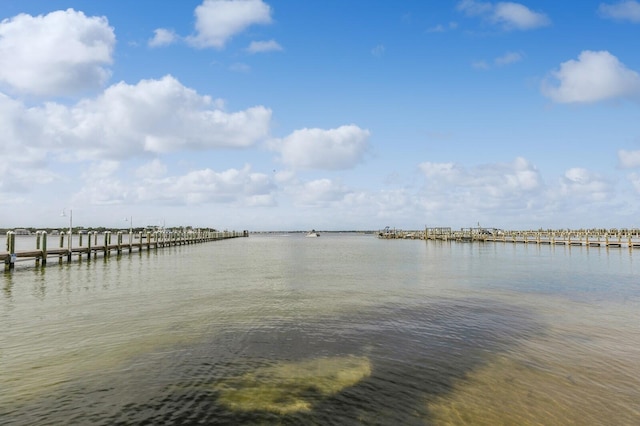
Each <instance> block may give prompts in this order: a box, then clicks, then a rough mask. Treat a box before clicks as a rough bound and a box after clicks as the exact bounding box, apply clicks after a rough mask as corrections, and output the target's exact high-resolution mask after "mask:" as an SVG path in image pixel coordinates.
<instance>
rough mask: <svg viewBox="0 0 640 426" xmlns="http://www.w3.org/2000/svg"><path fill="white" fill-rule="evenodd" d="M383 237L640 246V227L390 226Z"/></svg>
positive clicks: (632, 247)
mask: <svg viewBox="0 0 640 426" xmlns="http://www.w3.org/2000/svg"><path fill="white" fill-rule="evenodd" d="M378 237H379V238H382V239H422V240H437V241H456V242H482V243H486V242H493V243H515V244H540V245H565V246H582V247H607V248H608V247H611V248H628V249H640V229H620V230H618V229H609V230H607V229H586V230H537V231H533V230H529V231H505V230H501V229H495V228H462V229H460V230H452V229H451V228H445V227H441V228H425V229H424V230H423V231H402V230H396V229H390V228H389V227H387V228H385V229H384V230H382V231H380V232H379V233H378Z"/></svg>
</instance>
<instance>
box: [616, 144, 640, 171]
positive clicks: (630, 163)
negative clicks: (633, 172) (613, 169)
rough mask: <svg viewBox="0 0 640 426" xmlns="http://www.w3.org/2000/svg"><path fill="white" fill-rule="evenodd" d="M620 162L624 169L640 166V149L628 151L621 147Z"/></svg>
mask: <svg viewBox="0 0 640 426" xmlns="http://www.w3.org/2000/svg"><path fill="white" fill-rule="evenodd" d="M618 162H619V164H620V167H622V168H623V169H633V168H636V167H640V150H639V151H626V150H624V149H621V150H620V151H618Z"/></svg>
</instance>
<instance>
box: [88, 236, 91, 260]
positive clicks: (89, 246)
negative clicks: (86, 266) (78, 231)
mask: <svg viewBox="0 0 640 426" xmlns="http://www.w3.org/2000/svg"><path fill="white" fill-rule="evenodd" d="M87 260H91V233H89V234H87Z"/></svg>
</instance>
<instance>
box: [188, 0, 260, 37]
mask: <svg viewBox="0 0 640 426" xmlns="http://www.w3.org/2000/svg"><path fill="white" fill-rule="evenodd" d="M195 15H196V34H195V35H194V36H191V37H188V38H187V41H188V42H189V43H190V44H192V45H193V46H195V47H198V48H207V47H213V48H217V49H222V48H223V47H224V46H225V44H226V43H227V41H228V40H229V39H230V38H231V37H233V36H234V35H236V34H238V33H240V32H242V31H244V30H245V29H246V28H248V27H250V26H251V25H255V24H270V23H271V7H270V6H269V5H268V4H266V3H264V2H263V1H262V0H204V2H203V3H202V4H201V5H200V6H198V7H197V8H196V10H195Z"/></svg>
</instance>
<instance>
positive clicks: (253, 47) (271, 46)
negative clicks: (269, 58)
mask: <svg viewBox="0 0 640 426" xmlns="http://www.w3.org/2000/svg"><path fill="white" fill-rule="evenodd" d="M282 50H284V49H283V48H282V46H280V45H279V44H278V42H277V41H275V40H268V41H252V42H251V44H249V47H247V51H248V52H249V53H263V52H281V51H282Z"/></svg>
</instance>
